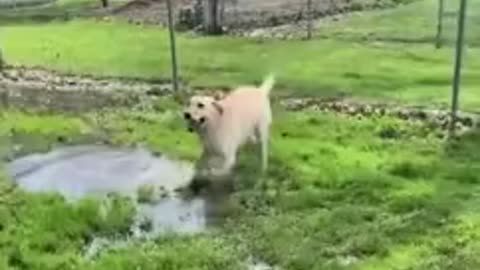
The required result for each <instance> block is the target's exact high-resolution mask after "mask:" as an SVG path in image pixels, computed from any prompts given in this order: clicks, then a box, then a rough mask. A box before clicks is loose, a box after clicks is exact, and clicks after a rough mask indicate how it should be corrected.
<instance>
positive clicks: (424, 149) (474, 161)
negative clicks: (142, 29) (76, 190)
mask: <svg viewBox="0 0 480 270" xmlns="http://www.w3.org/2000/svg"><path fill="white" fill-rule="evenodd" d="M168 104H169V105H168V106H169V107H170V108H171V109H174V110H176V109H178V108H177V107H175V106H174V105H172V102H168ZM101 115H102V116H101V117H102V120H103V121H101V123H108V124H107V125H103V124H102V129H104V130H107V131H108V130H110V131H109V132H110V133H109V136H110V137H111V140H112V141H113V142H114V143H117V144H123V145H128V144H130V143H134V142H144V143H146V144H147V145H148V146H149V147H150V148H151V149H156V150H161V151H164V152H166V153H168V154H169V155H171V156H177V157H182V158H184V159H190V160H193V159H194V158H195V157H196V156H197V155H198V153H199V150H200V149H199V147H198V144H197V142H196V139H195V138H194V137H193V136H192V135H191V134H189V133H188V132H187V131H186V130H185V127H184V126H183V125H182V123H181V120H180V119H178V117H179V116H176V115H175V114H172V113H171V111H163V112H159V111H143V112H132V111H128V112H127V111H115V112H114V111H110V112H109V111H107V112H104V113H103V114H101ZM275 115H276V119H277V121H276V122H275V125H274V128H273V130H274V131H273V138H272V147H271V157H272V159H271V164H272V166H271V169H270V171H269V173H268V175H267V176H266V177H264V178H262V179H257V177H256V176H254V174H252V173H251V172H252V169H253V168H252V167H251V166H254V165H252V162H250V161H249V157H250V155H251V154H252V153H249V152H248V151H246V152H243V153H242V155H241V157H242V158H241V159H240V160H241V162H240V164H239V167H238V171H239V175H241V176H240V179H239V180H240V181H239V185H238V186H237V189H236V191H235V192H234V194H233V195H232V196H231V197H230V199H229V205H230V207H231V208H229V209H231V210H230V211H228V212H227V213H226V219H225V223H224V224H222V225H219V226H216V227H213V228H211V229H210V230H207V231H206V232H205V233H201V234H199V235H194V236H179V235H168V236H163V237H159V238H158V239H154V240H150V241H133V242H130V243H128V244H127V245H126V246H124V247H121V248H119V249H115V250H112V251H106V252H103V253H101V255H100V256H99V257H98V258H95V259H92V260H90V259H89V260H87V259H86V258H85V257H83V256H82V254H83V253H82V248H83V246H84V244H85V243H88V242H89V241H90V240H91V239H92V236H94V235H95V236H112V235H115V234H116V233H121V232H124V231H125V229H126V226H127V224H129V222H131V214H132V211H133V210H132V208H131V204H129V203H128V201H124V200H121V199H118V198H117V199H116V200H115V201H114V203H116V204H114V206H115V207H113V208H112V209H111V210H110V211H111V212H107V213H108V214H106V215H105V214H104V215H103V216H98V212H97V209H98V202H96V201H94V200H84V201H82V202H81V203H77V204H67V203H65V202H64V201H63V200H62V199H61V198H59V197H58V196H57V195H54V194H44V195H32V194H26V193H24V192H22V191H20V190H18V189H15V188H14V189H13V190H11V186H10V185H9V184H8V183H7V182H5V181H0V200H1V201H2V204H0V215H1V217H2V218H1V219H0V228H2V229H1V230H0V243H2V245H0V266H1V268H2V269H42V270H46V269H67V268H68V269H113V268H114V269H126V270H127V269H132V268H134V267H137V268H138V267H140V269H147V270H148V269H182V270H183V269H209V270H211V269H219V270H220V269H244V268H242V267H244V264H243V262H244V261H245V260H246V259H247V257H249V256H250V255H252V256H254V257H255V258H257V259H261V260H264V261H266V262H268V263H271V264H274V265H277V266H280V267H281V269H298V270H304V269H409V270H413V269H418V270H421V269H477V268H478V267H480V260H479V259H478V256H477V255H478V252H480V246H479V243H480V242H479V241H480V218H479V215H478V205H479V199H480V193H479V192H480V189H479V186H478V184H479V182H480V166H479V164H480V163H479V161H480V156H479V155H478V153H479V149H480V144H479V143H478V142H479V139H480V134H478V132H473V133H472V134H468V135H467V136H465V137H463V138H462V139H460V140H458V141H455V142H452V143H449V144H447V143H444V142H443V141H440V140H439V139H437V137H436V136H435V131H434V130H431V129H429V128H428V127H425V126H423V125H421V124H413V123H410V124H409V123H406V122H402V121H399V120H394V119H390V118H378V119H364V120H357V119H355V118H347V117H343V116H335V115H330V114H321V113H316V112H298V113H289V112H285V111H281V110H279V109H276V113H275ZM91 117H99V116H96V115H95V114H90V115H83V116H82V117H80V116H68V115H61V114H41V115H38V114H37V115H33V114H26V113H19V112H13V111H4V112H3V113H2V115H1V118H2V119H1V120H2V121H0V134H1V135H2V136H1V138H11V139H10V142H9V143H10V144H3V145H7V149H4V150H7V151H8V148H9V147H8V145H14V144H15V143H18V142H19V141H18V140H22V141H23V142H28V143H27V144H26V146H25V147H26V148H27V149H38V148H36V145H37V146H38V145H41V147H48V145H49V143H55V141H56V138H58V137H63V138H70V139H72V140H75V139H76V137H78V136H80V134H82V135H81V136H86V134H87V135H88V134H90V133H91V134H90V135H91V136H92V137H95V135H94V134H93V133H92V132H93V131H94V130H96V128H97V127H95V126H92V125H91V124H88V123H91V122H90V121H87V122H88V123H87V122H85V120H83V119H87V118H91ZM298 126H302V129H299V128H298ZM12 130H14V131H15V133H14V134H12V133H11V132H12ZM7 135H10V136H7ZM12 140H13V141H12ZM29 143H30V145H29ZM299 145H302V147H301V148H299V147H298V146H299ZM7 190H10V192H7Z"/></svg>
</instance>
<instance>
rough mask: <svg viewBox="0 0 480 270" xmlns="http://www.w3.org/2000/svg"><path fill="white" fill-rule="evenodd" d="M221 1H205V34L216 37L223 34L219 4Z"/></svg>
mask: <svg viewBox="0 0 480 270" xmlns="http://www.w3.org/2000/svg"><path fill="white" fill-rule="evenodd" d="M220 1H221V0H205V5H206V6H205V9H204V10H205V32H206V33H207V34H211V35H216V34H221V33H222V27H221V23H220V12H219V6H220V5H219V4H220Z"/></svg>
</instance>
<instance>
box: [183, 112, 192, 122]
mask: <svg viewBox="0 0 480 270" xmlns="http://www.w3.org/2000/svg"><path fill="white" fill-rule="evenodd" d="M183 118H185V119H187V120H190V119H192V115H191V114H190V113H189V112H185V113H184V114H183Z"/></svg>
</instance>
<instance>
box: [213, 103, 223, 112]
mask: <svg viewBox="0 0 480 270" xmlns="http://www.w3.org/2000/svg"><path fill="white" fill-rule="evenodd" d="M212 105H213V107H214V108H215V109H216V110H217V111H218V113H219V114H223V106H222V105H221V104H220V103H219V102H217V101H214V102H213V103H212Z"/></svg>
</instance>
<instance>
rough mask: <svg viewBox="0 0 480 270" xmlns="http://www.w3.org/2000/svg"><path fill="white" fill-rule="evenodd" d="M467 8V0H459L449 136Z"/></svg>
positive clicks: (453, 114) (457, 92)
mask: <svg viewBox="0 0 480 270" xmlns="http://www.w3.org/2000/svg"><path fill="white" fill-rule="evenodd" d="M466 9H467V0H460V10H459V14H458V29H457V45H456V50H455V67H454V72H453V85H452V111H451V118H450V128H449V132H450V137H453V136H454V135H455V124H456V120H457V110H458V94H459V91H460V76H461V69H462V54H463V44H464V33H465V12H466Z"/></svg>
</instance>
